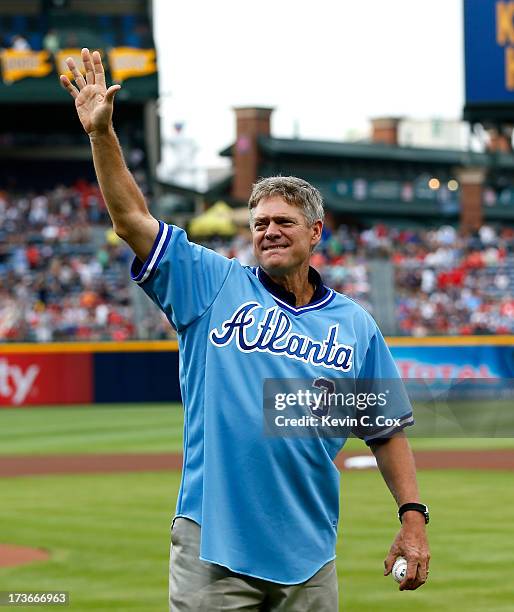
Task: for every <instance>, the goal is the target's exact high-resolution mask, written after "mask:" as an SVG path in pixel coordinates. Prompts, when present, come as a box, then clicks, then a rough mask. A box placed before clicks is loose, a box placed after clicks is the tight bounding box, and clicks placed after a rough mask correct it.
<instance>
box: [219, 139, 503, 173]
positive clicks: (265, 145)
mask: <svg viewBox="0 0 514 612" xmlns="http://www.w3.org/2000/svg"><path fill="white" fill-rule="evenodd" d="M258 145H259V149H260V150H261V152H262V153H264V154H265V155H266V156H267V157H278V156H295V157H318V158H319V157H328V158H341V159H353V160H368V161H376V162H380V161H390V162H399V163H401V162H405V163H420V164H437V165H448V166H480V167H483V166H493V165H494V166H500V167H503V168H514V155H512V154H507V153H478V152H473V151H459V150H457V149H429V148H421V147H406V146H392V145H387V144H382V143H371V142H370V143H367V142H336V141H322V140H303V139H297V138H295V139H293V138H273V137H267V136H260V137H259V138H258ZM234 146H235V145H230V146H229V147H227V148H225V149H223V150H222V151H221V152H220V155H221V156H222V157H232V156H233V148H234Z"/></svg>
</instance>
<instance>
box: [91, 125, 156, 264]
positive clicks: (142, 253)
mask: <svg viewBox="0 0 514 612" xmlns="http://www.w3.org/2000/svg"><path fill="white" fill-rule="evenodd" d="M89 139H90V142H91V149H92V151H93V163H94V165H95V172H96V176H97V179H98V184H99V185H100V189H101V190H102V195H103V197H104V200H105V202H106V204H107V209H108V211H109V215H110V217H111V219H112V224H113V228H114V231H115V232H116V234H118V236H119V237H120V238H123V240H125V242H127V243H128V245H129V246H130V248H131V249H132V250H133V251H134V253H135V254H136V256H137V258H138V259H140V260H141V261H145V260H146V259H147V257H148V255H149V254H150V251H151V250H152V246H153V243H154V241H155V238H156V236H157V233H158V231H159V222H158V221H157V219H155V218H154V217H152V215H151V214H150V211H149V210H148V207H147V205H146V201H145V198H144V196H143V194H142V193H141V190H140V189H139V187H138V186H137V184H136V181H135V180H134V177H133V176H132V174H131V173H130V171H129V169H128V168H127V165H126V164H125V160H124V159H123V153H122V150H121V147H120V144H119V142H118V138H117V137H116V134H115V132H114V129H113V127H112V125H111V126H110V127H109V129H108V130H106V131H104V132H99V133H97V132H92V133H90V134H89Z"/></svg>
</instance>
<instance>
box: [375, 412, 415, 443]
mask: <svg viewBox="0 0 514 612" xmlns="http://www.w3.org/2000/svg"><path fill="white" fill-rule="evenodd" d="M410 425H414V416H413V415H412V413H410V414H408V415H406V416H404V417H402V418H401V419H400V423H399V424H398V425H393V426H391V427H384V428H383V429H379V430H377V431H374V432H373V434H372V435H371V436H366V437H365V438H364V440H365V442H366V444H369V443H370V442H373V440H374V439H376V438H378V439H380V438H388V437H391V436H392V434H395V433H398V432H399V431H402V429H404V428H405V427H409V426H410Z"/></svg>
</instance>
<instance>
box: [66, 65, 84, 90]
mask: <svg viewBox="0 0 514 612" xmlns="http://www.w3.org/2000/svg"><path fill="white" fill-rule="evenodd" d="M66 65H67V66H68V68H69V69H70V72H71V74H72V75H73V79H74V81H75V83H76V84H77V87H78V88H79V91H80V90H81V89H84V87H85V86H86V81H85V79H84V77H83V76H82V74H81V72H80V70H79V69H78V68H77V65H76V64H75V61H74V60H73V58H72V57H68V58H67V59H66Z"/></svg>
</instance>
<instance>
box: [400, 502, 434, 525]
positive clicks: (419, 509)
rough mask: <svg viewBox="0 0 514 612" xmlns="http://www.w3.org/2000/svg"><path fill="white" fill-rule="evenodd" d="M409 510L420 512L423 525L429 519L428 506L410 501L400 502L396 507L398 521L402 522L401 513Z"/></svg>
mask: <svg viewBox="0 0 514 612" xmlns="http://www.w3.org/2000/svg"><path fill="white" fill-rule="evenodd" d="M409 510H415V511H416V512H421V514H422V515H423V516H424V517H425V525H426V524H427V523H428V521H429V520H430V515H429V513H428V506H425V504H417V503H414V502H412V503H408V504H402V505H401V506H400V507H399V508H398V518H399V520H400V523H401V522H402V516H403V513H404V512H407V511H409Z"/></svg>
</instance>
